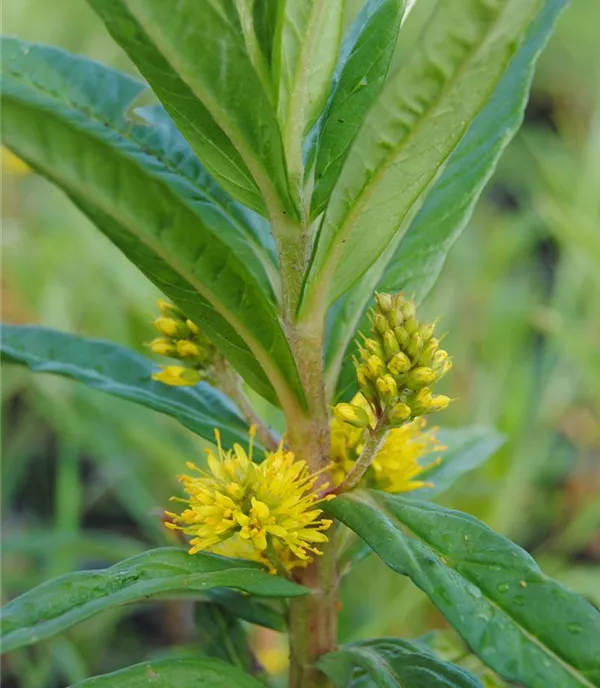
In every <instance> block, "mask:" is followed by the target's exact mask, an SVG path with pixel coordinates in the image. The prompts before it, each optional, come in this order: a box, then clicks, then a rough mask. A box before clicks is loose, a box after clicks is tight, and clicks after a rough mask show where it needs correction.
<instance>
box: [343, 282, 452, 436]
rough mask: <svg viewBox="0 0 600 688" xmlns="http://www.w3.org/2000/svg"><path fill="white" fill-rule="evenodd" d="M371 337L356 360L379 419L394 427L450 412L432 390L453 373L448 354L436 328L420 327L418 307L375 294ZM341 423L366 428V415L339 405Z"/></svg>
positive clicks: (361, 381)
mask: <svg viewBox="0 0 600 688" xmlns="http://www.w3.org/2000/svg"><path fill="white" fill-rule="evenodd" d="M375 301H376V308H375V310H374V311H372V312H371V322H372V328H371V332H370V336H369V337H364V336H363V341H362V344H361V345H360V346H359V354H360V360H359V359H356V358H355V359H354V364H355V367H356V377H357V380H358V384H359V386H360V390H361V392H362V394H363V396H364V397H365V399H366V400H367V401H368V402H369V405H370V406H371V408H372V409H373V412H374V414H375V415H376V417H377V418H382V417H384V418H385V420H386V422H388V423H389V424H391V425H401V424H402V423H404V422H405V421H408V420H409V419H411V418H416V417H417V416H422V415H424V414H426V413H433V412H435V411H441V410H442V409H445V408H446V406H448V404H449V403H450V399H449V398H448V397H447V396H444V395H443V394H438V395H434V394H433V392H432V388H433V386H434V385H435V384H436V383H437V382H438V381H439V380H440V379H441V378H442V377H443V376H444V375H445V374H446V373H447V372H448V371H449V370H450V368H451V367H452V362H451V361H450V358H449V356H448V353H447V352H446V351H444V350H443V349H440V341H439V339H438V338H437V337H435V336H434V330H435V323H421V322H420V321H419V320H418V319H417V317H416V310H415V305H414V303H413V301H412V300H407V299H405V298H404V296H403V295H402V294H396V295H394V296H392V295H391V294H376V296H375ZM336 411H337V415H338V417H339V418H340V419H341V420H343V421H344V422H346V423H350V424H353V425H356V426H357V427H363V428H364V427H366V426H367V424H368V421H367V417H366V414H365V413H364V410H363V409H361V408H360V407H356V406H354V405H352V404H338V406H337V408H336Z"/></svg>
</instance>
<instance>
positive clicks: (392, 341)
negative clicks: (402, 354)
mask: <svg viewBox="0 0 600 688" xmlns="http://www.w3.org/2000/svg"><path fill="white" fill-rule="evenodd" d="M383 350H384V351H385V355H386V358H388V359H389V358H392V356H393V355H394V354H397V353H398V352H399V351H400V346H399V345H398V340H397V339H396V337H395V336H394V333H393V332H392V331H391V330H388V331H387V332H386V333H385V334H384V335H383Z"/></svg>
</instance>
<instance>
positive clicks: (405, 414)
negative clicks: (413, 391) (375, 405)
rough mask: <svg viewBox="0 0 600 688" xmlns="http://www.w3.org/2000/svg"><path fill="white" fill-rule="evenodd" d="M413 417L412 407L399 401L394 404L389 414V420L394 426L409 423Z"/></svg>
mask: <svg viewBox="0 0 600 688" xmlns="http://www.w3.org/2000/svg"><path fill="white" fill-rule="evenodd" d="M411 415H412V411H411V408H410V406H408V405H407V404H405V403H403V402H401V401H399V402H398V403H397V404H394V405H393V406H392V408H391V409H390V410H389V412H388V419H389V421H390V423H392V425H401V424H402V423H404V422H405V421H407V420H408V419H409V418H410V417H411Z"/></svg>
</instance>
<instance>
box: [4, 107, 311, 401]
mask: <svg viewBox="0 0 600 688" xmlns="http://www.w3.org/2000/svg"><path fill="white" fill-rule="evenodd" d="M5 97H8V98H9V99H10V98H11V96H5ZM12 98H13V99H14V100H16V101H17V102H19V103H21V104H22V105H23V103H22V101H21V100H20V99H19V98H18V97H14V96H13V97H12ZM24 105H25V106H26V107H30V108H33V109H37V110H41V111H42V112H44V113H45V114H46V115H48V116H51V117H53V118H54V119H55V120H57V121H58V122H60V123H61V124H65V121H64V120H63V119H62V118H61V117H60V116H58V115H57V114H56V113H54V112H51V111H49V110H47V109H45V108H44V107H43V106H40V105H39V104H38V103H35V104H34V103H31V102H29V101H27V100H26V101H25V102H24ZM66 124H67V125H68V124H70V123H69V122H66ZM77 131H78V132H79V133H80V134H81V135H82V136H83V137H85V136H92V138H94V139H96V140H98V141H100V142H101V143H102V144H104V145H106V147H107V148H108V149H109V150H111V151H112V152H113V153H114V154H115V155H116V156H117V157H120V158H122V159H123V160H125V161H126V162H127V163H128V164H134V165H136V166H138V168H139V169H141V170H142V171H144V169H143V167H140V166H139V164H138V163H137V162H136V161H134V160H132V159H131V158H130V157H128V156H127V155H126V154H125V153H123V152H121V151H120V150H119V149H118V148H113V147H111V146H110V145H109V144H108V143H107V142H106V141H104V140H103V139H102V138H101V137H98V136H96V135H94V134H90V133H89V132H87V131H84V130H82V129H81V128H79V127H77ZM53 174H54V175H55V177H56V178H57V179H60V180H61V181H62V183H63V185H65V186H71V185H72V186H73V187H75V188H77V190H78V191H79V193H81V194H82V195H83V196H84V197H85V198H86V199H87V200H89V201H90V202H93V203H94V204H95V205H96V206H97V207H99V208H100V209H101V210H102V212H104V213H106V214H107V215H108V216H110V217H112V218H114V219H116V220H117V221H118V222H119V223H120V224H121V225H122V226H123V227H127V228H128V230H129V232H130V233H131V234H132V235H134V236H136V237H137V238H138V240H139V241H140V242H141V243H142V244H144V245H145V246H146V247H147V248H149V249H150V250H151V251H153V252H154V253H155V254H156V255H157V256H158V257H159V258H160V259H161V260H162V261H163V262H164V263H165V264H166V265H169V266H171V267H172V268H173V269H174V270H175V272H177V273H178V274H179V275H181V276H182V277H183V278H184V279H185V280H186V282H188V284H190V285H191V286H192V287H193V288H194V289H195V290H196V291H197V292H198V293H199V294H200V295H201V296H203V298H205V299H206V301H207V302H208V303H210V304H211V305H212V307H213V308H214V309H215V311H216V312H217V313H219V315H221V316H222V317H223V318H224V319H225V320H226V321H227V322H229V323H230V324H231V326H232V327H233V328H234V329H235V330H236V331H237V333H238V334H239V335H240V337H241V338H242V339H243V340H244V341H245V342H246V344H247V345H248V348H249V349H250V350H251V351H252V353H253V354H254V356H256V359H257V361H258V363H259V364H260V366H261V367H262V369H263V370H264V372H265V374H266V375H267V377H268V379H269V381H270V382H271V384H272V385H273V387H274V389H275V392H276V394H277V396H278V398H279V401H280V402H281V403H282V404H286V403H287V404H288V405H289V404H290V403H293V404H296V403H298V401H300V400H298V399H297V397H296V395H295V394H294V393H293V392H292V390H291V389H290V388H289V387H288V386H287V384H286V381H285V378H284V377H283V376H282V375H280V372H279V371H278V370H277V369H276V368H275V367H274V366H273V365H272V364H271V360H270V355H269V350H268V349H266V348H265V347H263V346H262V344H259V343H258V342H257V341H256V339H255V338H254V336H253V335H251V334H250V332H248V330H247V329H246V327H245V326H243V325H242V324H241V323H240V321H239V319H238V318H237V317H236V316H235V315H234V314H233V313H232V312H231V311H230V310H229V309H228V308H227V307H226V306H225V305H224V304H223V302H222V301H220V300H219V299H217V298H216V296H215V295H214V294H213V293H212V292H210V291H209V290H207V289H206V288H205V287H204V286H203V285H202V284H201V283H199V282H197V280H196V278H195V277H194V276H193V275H191V274H189V273H188V271H187V269H184V268H183V267H182V266H181V265H180V263H179V261H177V260H168V259H167V257H166V255H165V254H164V252H163V251H162V247H161V246H160V243H157V242H155V241H152V240H151V239H150V238H149V237H146V236H144V235H142V234H140V233H139V232H137V231H136V228H135V227H132V226H131V224H130V223H128V222H125V221H124V219H123V218H122V217H120V216H119V214H118V213H117V212H116V209H114V212H113V208H112V207H111V208H108V207H107V204H106V203H103V202H99V201H98V200H97V199H96V198H95V197H92V199H90V197H89V194H88V193H87V189H88V187H87V185H84V188H83V189H81V188H80V185H78V184H76V183H75V182H69V184H68V185H67V183H66V182H65V180H64V178H61V176H60V175H59V174H58V173H57V172H56V171H54V172H53ZM172 193H174V192H172ZM186 207H187V204H186ZM213 236H214V237H215V240H217V241H219V237H218V236H215V235H214V234H213ZM230 255H231V254H230V252H228V253H227V256H229V257H230ZM211 297H212V298H211ZM265 304H269V305H271V306H272V305H273V304H272V303H271V302H269V301H267V300H265ZM272 312H273V319H274V320H275V321H276V322H277V323H278V325H279V329H280V331H281V332H282V343H286V344H287V339H286V338H285V335H284V334H283V330H282V328H281V321H280V319H279V316H278V315H277V313H276V311H275V310H273V311H272ZM274 343H275V342H273V344H274ZM263 352H264V353H263ZM291 363H292V365H294V362H293V359H292V360H291ZM292 400H293V401H292Z"/></svg>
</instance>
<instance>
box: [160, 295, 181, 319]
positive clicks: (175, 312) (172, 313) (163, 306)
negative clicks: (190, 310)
mask: <svg viewBox="0 0 600 688" xmlns="http://www.w3.org/2000/svg"><path fill="white" fill-rule="evenodd" d="M156 304H157V305H158V310H159V311H160V312H161V314H162V315H164V316H165V317H166V318H176V319H182V318H183V313H182V312H181V310H180V309H179V308H177V306H176V305H175V304H174V303H171V302H170V301H167V300H166V299H158V300H157V302H156Z"/></svg>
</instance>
